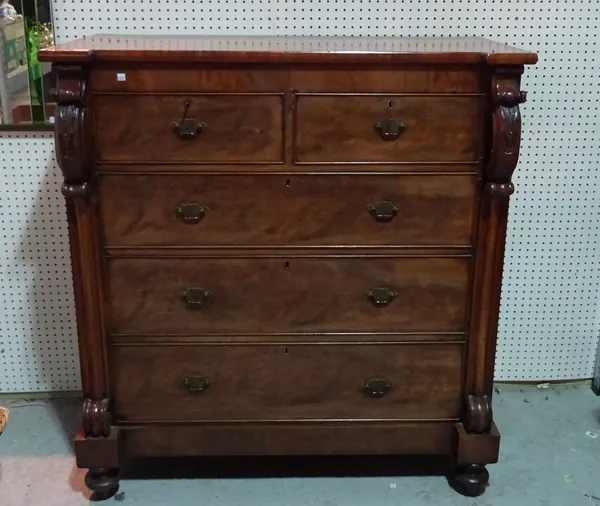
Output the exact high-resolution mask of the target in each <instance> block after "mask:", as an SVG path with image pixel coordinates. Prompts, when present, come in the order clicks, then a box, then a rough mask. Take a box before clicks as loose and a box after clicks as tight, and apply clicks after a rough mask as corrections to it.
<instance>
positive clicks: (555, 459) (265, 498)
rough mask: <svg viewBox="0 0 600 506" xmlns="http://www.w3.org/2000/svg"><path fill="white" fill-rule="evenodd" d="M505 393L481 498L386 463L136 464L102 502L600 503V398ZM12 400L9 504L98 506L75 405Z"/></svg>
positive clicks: (6, 476) (1, 471) (572, 391)
mask: <svg viewBox="0 0 600 506" xmlns="http://www.w3.org/2000/svg"><path fill="white" fill-rule="evenodd" d="M499 388H500V393H497V394H496V395H495V397H494V415H495V420H496V424H497V425H498V427H499V429H500V432H501V433H502V443H501V449H500V463H498V464H496V465H493V466H489V470H490V475H491V478H490V487H489V489H488V490H487V491H486V493H485V494H484V495H483V496H481V497H479V498H476V499H473V498H465V497H462V496H459V495H458V494H456V493H455V492H454V491H453V490H451V489H450V488H449V486H448V484H447V482H446V480H445V478H444V477H443V476H418V474H419V472H420V471H419V469H418V468H414V466H413V467H412V468H411V467H406V466H401V465H396V464H395V463H394V462H390V461H389V460H386V461H383V462H381V461H370V460H368V459H360V460H352V459H349V460H348V459H346V460H344V461H339V460H335V459H334V460H331V459H330V460H327V459H326V460H315V459H308V460H307V459H300V460H298V461H295V460H294V461H288V460H283V461H281V460H276V461H272V460H270V461H268V462H266V463H265V462H262V461H253V460H251V461H241V462H239V461H238V462H235V461H232V460H225V461H223V460H218V461H215V460H210V459H209V460H207V459H201V460H200V461H198V460H193V461H189V460H185V461H181V460H178V461H174V462H167V463H165V462H146V463H142V464H141V465H135V466H133V467H131V466H130V467H131V469H129V470H126V477H125V479H123V480H122V481H121V492H120V493H119V494H118V495H117V496H116V497H115V498H113V499H110V500H108V501H106V502H105V503H101V504H107V505H109V504H116V503H118V504H123V505H164V506H186V505H199V506H234V505H235V506H237V505H240V506H271V505H278V506H279V505H281V506H342V505H344V506H345V505H348V506H380V505H381V506H384V505H385V506H387V505H390V506H391V505H394V506H413V505H414V506H420V505H436V506H444V505H451V506H453V505H457V506H458V505H462V506H475V505H480V506H484V505H490V506H491V505H493V506H504V505H506V506H538V505H539V506H542V505H544V506H579V505H582V506H600V398H599V397H596V396H594V394H593V393H592V392H591V390H590V388H589V385H588V384H587V383H577V384H570V385H561V386H552V388H550V389H548V390H541V389H538V388H536V387H535V386H526V387H519V386H508V385H499ZM15 402H18V406H21V407H14V409H12V411H11V415H10V420H9V424H8V427H7V429H6V431H5V432H4V434H3V435H2V436H0V504H1V505H10V506H27V505H32V506H34V505H35V506H38V505H39V506H42V505H44V506H51V505H56V506H70V505H81V504H89V501H88V499H87V498H88V497H89V491H88V490H87V489H86V488H85V485H84V484H83V476H84V474H85V471H83V470H79V469H77V468H76V467H75V464H74V458H73V456H72V453H71V437H72V433H73V431H74V430H75V429H76V427H77V425H78V420H77V419H78V403H77V401H76V400H73V399H70V400H68V399H67V400H50V401H34V403H33V404H29V405H28V404H26V403H25V404H23V403H22V400H18V399H17V398H15V397H14V396H10V397H9V398H5V399H0V404H10V403H15ZM410 465H411V466H412V464H410ZM340 474H342V475H343V474H349V475H353V476H351V477H342V476H337V475H340ZM400 474H402V475H400ZM415 474H417V475H416V476H415ZM140 475H145V476H151V477H152V478H147V479H141V478H140ZM167 475H174V476H175V477H176V478H171V479H166V478H164V476H167ZM399 475H400V476H399ZM249 476H250V477H249ZM298 476H301V477H298ZM590 496H591V497H590ZM595 497H598V498H599V499H595Z"/></svg>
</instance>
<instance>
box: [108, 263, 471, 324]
mask: <svg viewBox="0 0 600 506" xmlns="http://www.w3.org/2000/svg"><path fill="white" fill-rule="evenodd" d="M469 270H470V259H469V258H466V257H465V258H463V257H456V258H408V257H398V258H360V257H337V258H331V257H330V258H327V257H322V258H289V259H287V260H286V259H285V258H239V257H237V258H236V257H227V258H187V259H186V258H178V259H176V258H112V259H109V262H108V271H109V277H110V306H111V330H112V332H113V333H115V334H196V335H203V334H213V333H214V334H227V333H236V332H237V333H239V332H255V333H263V332H265V333H266V332H274V333H277V332H289V333H295V332H341V333H343V332H400V331H417V332H463V331H464V330H465V318H466V314H465V311H466V301H467V293H468V278H469Z"/></svg>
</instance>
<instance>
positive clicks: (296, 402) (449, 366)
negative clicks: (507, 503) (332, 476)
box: [110, 343, 463, 422]
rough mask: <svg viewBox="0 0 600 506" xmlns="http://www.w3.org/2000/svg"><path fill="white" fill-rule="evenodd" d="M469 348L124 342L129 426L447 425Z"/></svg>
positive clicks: (123, 414)
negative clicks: (296, 422)
mask: <svg viewBox="0 0 600 506" xmlns="http://www.w3.org/2000/svg"><path fill="white" fill-rule="evenodd" d="M462 359H463V345H462V344H461V343H444V344H441V343H440V344H437V343H436V344H392V343H390V344H316V345H315V344H313V345H307V344H286V345H283V344H282V345H271V344H269V345H265V344H258V345H252V344H228V345H211V344H207V345H167V346H154V347H152V346H142V345H127V344H124V345H115V346H113V347H112V350H111V357H110V361H111V373H112V383H113V391H114V395H115V412H116V417H117V420H119V421H121V422H125V421H127V422H139V421H162V422H164V421H199V422H201V421H245V420H248V421H257V420H268V421H276V420H325V419H327V420H342V419H344V420H347V419H352V420H440V419H443V420H446V419H455V418H458V416H459V409H460V402H459V400H460V389H461V366H462Z"/></svg>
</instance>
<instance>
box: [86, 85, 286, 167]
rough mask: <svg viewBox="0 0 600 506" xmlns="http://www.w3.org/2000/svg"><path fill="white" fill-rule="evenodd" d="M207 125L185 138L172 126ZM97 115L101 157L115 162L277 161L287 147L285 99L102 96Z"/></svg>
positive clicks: (261, 97) (222, 96)
mask: <svg viewBox="0 0 600 506" xmlns="http://www.w3.org/2000/svg"><path fill="white" fill-rule="evenodd" d="M188 101H189V108H188V109H187V112H185V117H186V118H192V119H194V120H195V121H196V122H198V123H202V124H204V125H205V126H204V127H203V129H202V131H201V133H199V134H198V135H197V136H196V137H195V138H193V139H185V140H184V139H181V138H180V137H179V136H178V135H176V134H175V133H174V131H173V124H174V122H177V121H180V120H181V119H182V118H183V117H184V111H185V110H186V102H188ZM93 102H94V115H95V129H96V145H97V152H98V158H99V160H102V161H112V162H130V161H146V162H192V161H193V162H213V163H215V162H279V161H281V160H282V149H283V122H282V115H283V109H282V108H283V103H282V97H281V96H266V95H255V96H251V95H246V96H242V95H209V96H207V95H137V96H132V95H99V96H95V97H94V99H93Z"/></svg>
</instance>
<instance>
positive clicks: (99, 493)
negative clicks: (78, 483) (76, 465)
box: [85, 467, 119, 501]
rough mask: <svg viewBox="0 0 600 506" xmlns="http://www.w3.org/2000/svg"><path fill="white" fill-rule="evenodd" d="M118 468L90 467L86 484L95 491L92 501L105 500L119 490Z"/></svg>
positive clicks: (86, 476)
mask: <svg viewBox="0 0 600 506" xmlns="http://www.w3.org/2000/svg"><path fill="white" fill-rule="evenodd" d="M117 474H118V470H117V469H105V468H103V467H99V468H94V469H90V470H89V471H88V472H87V474H86V475H85V484H86V486H87V487H88V488H89V489H90V490H91V491H92V492H93V494H92V497H91V498H90V499H91V500H92V501H104V500H106V499H110V498H111V497H112V496H113V495H115V494H116V493H117V492H118V490H119V478H118V476H117Z"/></svg>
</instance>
